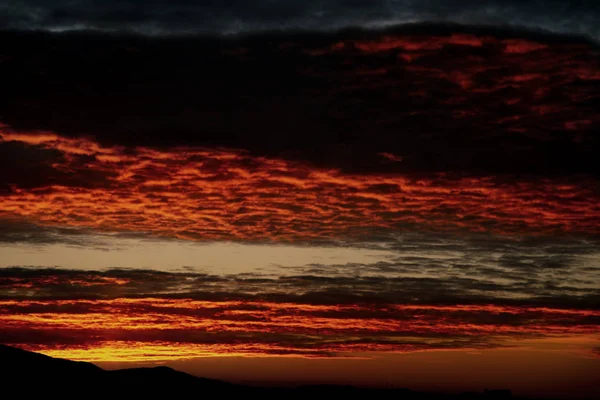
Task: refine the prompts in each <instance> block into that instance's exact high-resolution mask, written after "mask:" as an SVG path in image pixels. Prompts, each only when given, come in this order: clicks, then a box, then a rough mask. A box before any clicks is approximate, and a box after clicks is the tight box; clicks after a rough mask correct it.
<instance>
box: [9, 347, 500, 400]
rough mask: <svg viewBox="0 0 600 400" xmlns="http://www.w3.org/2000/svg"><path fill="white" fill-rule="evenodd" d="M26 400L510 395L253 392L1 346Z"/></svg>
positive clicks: (159, 370)
mask: <svg viewBox="0 0 600 400" xmlns="http://www.w3.org/2000/svg"><path fill="white" fill-rule="evenodd" d="M13 390H16V391H18V392H17V393H20V394H21V395H24V396H27V395H31V394H43V395H45V396H47V395H58V396H60V397H62V398H66V397H80V396H82V395H85V396H86V397H87V396H88V395H90V394H92V395H100V394H104V395H114V394H118V396H119V397H120V396H122V395H123V394H128V395H136V396H139V395H146V396H150V397H153V396H158V395H163V394H164V395H168V396H169V397H172V396H173V395H177V394H179V395H186V396H189V395H193V396H194V397H196V396H198V397H202V396H203V395H207V394H210V395H215V394H216V395H227V396H231V395H244V396H248V395H258V396H262V397H263V398H265V397H267V398H276V397H277V398H287V399H294V398H306V397H309V396H316V397H318V398H322V397H323V396H332V397H334V396H352V397H354V396H356V395H358V396H369V397H370V398H371V399H388V398H394V399H418V400H425V399H440V400H442V399H443V400H454V399H456V400H459V399H481V400H483V399H504V398H511V394H510V391H488V392H487V393H464V394H461V395H451V394H440V393H423V392H414V391H412V390H409V389H397V388H396V389H391V388H389V389H373V388H358V387H354V386H336V385H307V386H300V387H297V388H283V387H254V386H244V385H237V384H232V383H227V382H223V381H219V380H214V379H206V378H199V377H196V376H193V375H190V374H187V373H185V372H181V371H176V370H174V369H172V368H169V367H166V366H157V367H153V368H131V369H121V370H114V371H107V370H104V369H102V368H100V367H98V366H96V365H94V364H91V363H86V362H77V361H70V360H64V359H58V358H52V357H48V356H45V355H43V354H38V353H33V352H29V351H25V350H22V349H18V348H14V347H10V346H5V345H0V394H1V393H7V391H13Z"/></svg>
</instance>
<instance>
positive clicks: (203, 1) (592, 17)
mask: <svg viewBox="0 0 600 400" xmlns="http://www.w3.org/2000/svg"><path fill="white" fill-rule="evenodd" d="M595 5H596V4H595V2H594V0H589V1H587V0H578V1H568V2H567V1H562V0H545V1H539V0H483V1H478V0H443V1H430V0H424V1H414V0H325V1H323V0H319V1H315V0H306V1H302V0H279V1H270V0H250V1H249V0H223V1H217V2H215V1H207V0H200V1H194V2H191V1H187V0H176V1H170V0H159V1H153V2H150V3H149V2H144V1H139V0H128V1H119V2H115V1H108V2H107V1H94V0H84V1H77V2H72V1H65V0H62V1H52V2H50V1H47V0H24V1H17V0H9V1H8V2H5V3H4V5H3V6H0V23H1V24H2V26H4V27H5V28H11V29H47V30H58V31H60V30H72V29H98V30H106V31H114V30H131V31H135V32H141V33H144V34H173V33H190V32H195V33H198V32H201V33H217V34H228V33H240V32H242V33H243V32H254V31H263V30H294V29H302V30H331V29H340V28H344V27H348V26H361V27H378V26H385V25H389V24H403V23H413V22H423V21H436V22H455V23H465V24H484V25H513V26H521V27H526V28H530V29H544V30H549V31H554V32H560V33H566V34H577V35H588V36H592V37H597V36H598V33H599V26H600V24H599V23H598V21H599V15H600V14H599V12H598V9H597V7H596V6H595Z"/></svg>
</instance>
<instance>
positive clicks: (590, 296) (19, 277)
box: [0, 261, 600, 308]
mask: <svg viewBox="0 0 600 400" xmlns="http://www.w3.org/2000/svg"><path fill="white" fill-rule="evenodd" d="M459 268H460V267H459ZM295 269H296V270H297V271H296V274H294V275H282V276H273V275H261V274H252V275H251V276H248V275H246V274H239V275H210V274H200V273H192V272H186V273H170V272H160V271H149V270H119V269H112V270H104V271H78V270H65V269H55V268H42V269H40V268H22V267H11V268H4V269H2V270H0V296H1V297H2V298H4V299H35V298H39V299H64V300H68V299H117V298H122V297H127V298H143V297H157V296H158V297H164V298H172V299H176V298H193V299H197V300H206V301H225V300H253V301H257V300H261V301H262V300H268V301H276V302H300V303H307V304H365V303H367V304H486V303H487V302H490V301H491V302H494V303H496V304H508V305H510V304H513V305H538V306H544V305H553V306H557V307H576V308H577V307H583V308H590V307H591V308H598V307H600V298H599V296H598V294H597V291H598V285H599V282H598V279H597V276H595V275H593V274H586V273H583V272H581V271H579V270H578V268H577V264H575V265H573V266H572V267H568V268H564V271H563V272H564V273H563V274H556V275H555V274H554V273H553V272H548V271H545V272H538V271H528V272H527V273H524V274H520V273H518V272H515V271H514V270H512V269H509V268H505V269H497V268H496V269H495V268H478V267H477V266H472V267H471V269H470V270H468V271H467V270H463V271H458V272H453V271H456V270H457V269H458V268H456V267H453V265H452V261H448V262H447V264H446V265H445V266H438V267H435V268H434V267H432V266H431V264H430V263H427V261H422V262H421V263H420V264H419V263H416V264H415V266H414V267H412V266H408V267H407V266H406V265H403V264H402V263H393V262H390V263H377V264H374V265H368V264H367V265H365V264H353V265H343V266H337V265H327V266H326V265H322V266H309V267H304V268H295ZM302 270H304V271H305V272H304V273H302Z"/></svg>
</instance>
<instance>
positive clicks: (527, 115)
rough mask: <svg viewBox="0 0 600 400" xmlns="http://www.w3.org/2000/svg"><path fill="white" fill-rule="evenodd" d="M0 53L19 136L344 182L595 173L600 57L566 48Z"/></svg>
mask: <svg viewBox="0 0 600 400" xmlns="http://www.w3.org/2000/svg"><path fill="white" fill-rule="evenodd" d="M1 38H2V39H1V40H2V42H3V43H4V45H3V46H2V54H1V58H0V85H1V86H2V88H3V94H4V96H2V98H0V122H3V123H5V124H7V125H8V126H9V127H10V128H12V129H15V130H18V131H22V132H32V131H40V130H41V131H52V132H54V133H57V134H59V135H68V136H78V137H80V136H82V135H91V136H94V137H95V138H96V140H97V141H99V142H100V143H101V144H104V145H115V144H116V145H125V146H130V147H131V146H151V147H165V146H171V147H172V146H191V145H195V146H220V147H227V148H236V149H245V150H249V151H251V152H252V153H253V154H254V155H262V156H269V157H274V156H275V157H284V158H287V159H294V160H300V161H309V162H311V163H313V164H315V165H319V166H326V167H334V168H341V169H343V170H344V171H350V172H367V173H368V172H408V173H424V174H427V173H430V172H457V173H461V174H498V173H517V174H535V175H572V174H589V173H596V174H597V173H598V163H597V162H596V150H597V148H598V146H599V143H598V140H599V137H600V135H598V126H599V121H600V119H599V118H600V116H599V114H598V109H599V107H598V105H599V99H600V97H599V96H600V86H599V85H600V73H599V72H598V71H600V58H599V57H598V54H599V53H598V48H597V46H596V45H594V44H591V43H589V42H586V41H585V40H582V39H573V38H564V37H557V36H547V35H533V34H526V33H523V32H519V31H510V30H498V29H481V28H478V29H476V28H468V27H461V28H457V27H452V26H443V25H439V26H420V27H410V28H393V29H390V30H387V31H383V32H373V31H353V32H345V33H331V34H324V33H322V34H317V33H312V34H308V33H307V34H284V35H281V34H279V35H276V34H263V35H257V36H251V37H244V38H235V39H215V38H200V37H187V38H162V39H157V38H153V39H151V38H140V37H133V36H105V35H98V34H54V35H53V34H23V33H6V32H5V33H2V34H1ZM18 147H19V145H17V144H4V143H1V144H0V155H3V156H2V157H1V158H0V159H2V163H3V165H2V166H3V167H4V168H3V169H2V174H7V172H6V171H8V170H12V171H14V173H16V174H19V175H26V176H27V180H28V181H29V182H26V183H25V185H29V186H31V185H35V184H36V182H35V179H36V178H35V176H40V175H46V174H47V175H48V181H49V182H54V181H58V180H60V179H62V180H65V181H66V180H68V179H66V177H68V171H64V172H63V173H62V174H61V173H58V172H56V171H48V172H45V171H42V170H40V168H48V166H47V163H44V164H40V163H39V161H38V162H36V163H31V164H30V165H28V166H27V167H23V166H20V167H18V168H17V167H15V166H14V164H15V163H16V162H17V161H15V160H18V159H21V157H25V158H26V157H30V156H29V155H28V154H25V152H26V151H27V152H31V150H24V149H21V148H18ZM20 153H23V155H22V156H21V155H19V154H20ZM7 156H8V157H7ZM17 156H18V157H17ZM43 156H44V157H46V158H48V157H55V156H57V155H56V154H55V153H52V152H47V153H45V154H44V155H43ZM88 160H89V159H86V158H85V157H81V160H80V162H81V163H84V164H85V163H86V162H87V161H88ZM11 163H12V164H11ZM2 178H3V180H2V181H3V183H4V182H7V183H10V181H11V180H13V179H17V178H16V177H4V176H2ZM90 178H92V179H84V181H87V182H92V181H94V180H98V179H102V176H99V177H95V178H94V177H90ZM66 184H67V185H70V184H69V183H68V182H67V183H66Z"/></svg>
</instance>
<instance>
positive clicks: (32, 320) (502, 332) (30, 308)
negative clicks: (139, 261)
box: [0, 298, 600, 361]
mask: <svg viewBox="0 0 600 400" xmlns="http://www.w3.org/2000/svg"><path fill="white" fill-rule="evenodd" d="M598 317H600V311H594V310H575V309H556V308H545V307H516V306H498V305H454V306H429V305H357V304H351V305H308V304H298V303H274V302H265V301H245V302H242V301H221V302H213V301H198V300H191V299H161V298H140V299H124V298H123V299H114V300H40V301H27V300H20V301H6V300H5V301H0V324H1V326H2V330H1V331H0V335H2V338H3V339H4V341H7V340H6V338H7V337H8V338H10V337H13V339H12V342H15V343H16V344H19V345H20V346H21V347H24V348H28V349H31V350H37V351H42V352H44V353H46V354H48V355H53V356H60V357H67V358H72V359H81V360H87V361H116V360H124V361H140V360H144V361H151V360H154V359H180V358H192V357H200V356H220V355H224V356H226V355H259V356H260V355H274V354H283V355H285V354H288V355H299V356H332V355H336V354H341V353H354V352H365V351H400V352H406V351H415V350H428V349H429V350H436V349H452V348H465V347H467V348H471V347H472V348H482V347H488V346H492V347H494V346H501V345H502V342H503V341H504V340H507V339H514V338H519V337H547V336H575V335H598V334H600V327H599V326H598V325H597V324H596V323H594V321H596V320H597V318H598ZM11 334H12V336H11ZM53 335H58V336H53ZM14 338H16V339H14Z"/></svg>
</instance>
